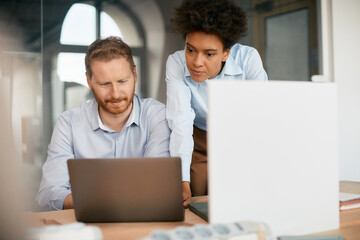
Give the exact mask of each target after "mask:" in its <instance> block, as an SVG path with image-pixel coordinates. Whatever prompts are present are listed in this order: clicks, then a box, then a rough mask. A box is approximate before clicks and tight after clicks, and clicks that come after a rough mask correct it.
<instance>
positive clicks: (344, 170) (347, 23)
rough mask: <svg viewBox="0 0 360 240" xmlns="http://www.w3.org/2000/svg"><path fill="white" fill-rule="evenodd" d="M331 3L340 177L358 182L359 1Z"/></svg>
mask: <svg viewBox="0 0 360 240" xmlns="http://www.w3.org/2000/svg"><path fill="white" fill-rule="evenodd" d="M331 4H332V25H333V29H332V36H333V39H332V40H333V62H334V68H333V70H334V81H335V82H336V83H337V85H338V96H339V108H338V109H339V161H340V179H344V180H352V181H360V73H359V68H360V27H359V23H360V14H359V12H360V1H358V0H343V1H338V0H333V1H332V2H331Z"/></svg>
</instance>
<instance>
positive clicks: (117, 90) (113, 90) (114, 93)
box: [110, 84, 121, 98]
mask: <svg viewBox="0 0 360 240" xmlns="http://www.w3.org/2000/svg"><path fill="white" fill-rule="evenodd" d="M110 94H111V97H113V98H119V97H120V95H121V93H120V87H119V86H117V84H113V85H112V86H111V92H110Z"/></svg>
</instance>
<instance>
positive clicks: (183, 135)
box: [166, 55, 195, 181]
mask: <svg viewBox="0 0 360 240" xmlns="http://www.w3.org/2000/svg"><path fill="white" fill-rule="evenodd" d="M184 68H185V66H184V63H182V62H181V60H180V59H179V57H177V56H174V55H170V56H169V58H168V60H167V62H166V88H167V89H166V94H167V102H166V118H167V120H168V124H169V127H170V129H171V131H172V132H171V135H170V154H171V156H173V157H180V158H181V163H182V177H183V181H190V164H191V157H192V152H193V148H194V140H193V137H192V134H193V124H194V118H195V113H194V110H193V109H192V107H191V91H190V89H189V87H188V86H187V85H186V84H185V81H184V79H185V74H184Z"/></svg>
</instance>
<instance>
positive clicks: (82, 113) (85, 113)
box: [59, 99, 96, 120]
mask: <svg viewBox="0 0 360 240" xmlns="http://www.w3.org/2000/svg"><path fill="white" fill-rule="evenodd" d="M95 105H96V102H95V99H90V100H88V101H86V102H84V103H82V104H81V105H80V106H78V107H74V108H70V109H68V110H66V111H64V112H63V113H62V114H61V115H60V117H59V119H62V118H67V119H70V120H77V119H79V118H84V117H85V118H89V117H91V112H92V111H93V109H94V107H95Z"/></svg>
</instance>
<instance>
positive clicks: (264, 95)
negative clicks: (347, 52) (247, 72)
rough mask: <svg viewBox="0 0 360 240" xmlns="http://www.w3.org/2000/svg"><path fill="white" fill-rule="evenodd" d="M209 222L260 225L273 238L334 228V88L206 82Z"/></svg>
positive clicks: (329, 85) (336, 219)
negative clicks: (241, 222)
mask: <svg viewBox="0 0 360 240" xmlns="http://www.w3.org/2000/svg"><path fill="white" fill-rule="evenodd" d="M208 101H209V102H208V106H209V112H208V144H209V145H208V157H209V195H210V198H209V199H210V200H209V214H210V222H211V223H218V222H232V221H243V220H244V221H247V220H253V221H262V222H266V223H267V224H269V226H270V228H271V230H272V231H273V233H274V235H275V236H279V235H289V234H290V235H295V234H308V233H314V232H321V231H326V230H330V229H336V228H338V226H339V210H338V189H339V188H338V187H339V185H338V158H337V157H338V155H337V154H338V152H337V146H338V145H337V144H338V143H337V104H336V103H337V99H336V86H335V84H334V83H311V82H291V81H273V82H246V81H243V82H240V81H217V82H216V81H214V82H209V85H208Z"/></svg>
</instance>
